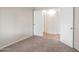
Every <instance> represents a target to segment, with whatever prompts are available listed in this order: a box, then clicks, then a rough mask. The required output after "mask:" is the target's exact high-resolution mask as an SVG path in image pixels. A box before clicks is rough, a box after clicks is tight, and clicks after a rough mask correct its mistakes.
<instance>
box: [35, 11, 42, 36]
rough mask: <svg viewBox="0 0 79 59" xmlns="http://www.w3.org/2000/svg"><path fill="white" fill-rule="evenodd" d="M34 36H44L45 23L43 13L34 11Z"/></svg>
mask: <svg viewBox="0 0 79 59" xmlns="http://www.w3.org/2000/svg"><path fill="white" fill-rule="evenodd" d="M34 35H36V36H43V22H42V12H41V11H34Z"/></svg>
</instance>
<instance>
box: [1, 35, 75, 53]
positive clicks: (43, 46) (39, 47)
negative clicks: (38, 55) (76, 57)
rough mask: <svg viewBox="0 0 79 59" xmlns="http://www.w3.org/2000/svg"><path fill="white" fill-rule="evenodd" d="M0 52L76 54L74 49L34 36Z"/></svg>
mask: <svg viewBox="0 0 79 59" xmlns="http://www.w3.org/2000/svg"><path fill="white" fill-rule="evenodd" d="M0 51H1V52H76V50H75V49H73V48H71V47H69V46H67V45H65V44H63V43H61V42H60V41H58V40H54V39H44V38H42V37H38V36H34V37H31V38H28V39H25V40H23V41H20V42H17V43H15V44H13V45H11V46H8V47H6V48H4V49H2V50H0Z"/></svg>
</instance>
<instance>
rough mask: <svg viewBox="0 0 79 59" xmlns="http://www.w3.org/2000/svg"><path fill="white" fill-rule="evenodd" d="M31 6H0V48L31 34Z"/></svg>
mask: <svg viewBox="0 0 79 59" xmlns="http://www.w3.org/2000/svg"><path fill="white" fill-rule="evenodd" d="M32 13H33V12H32V8H0V48H1V47H3V46H5V45H8V44H10V43H12V42H15V41H19V40H20V39H23V38H28V37H30V36H32V15H33V14H32Z"/></svg>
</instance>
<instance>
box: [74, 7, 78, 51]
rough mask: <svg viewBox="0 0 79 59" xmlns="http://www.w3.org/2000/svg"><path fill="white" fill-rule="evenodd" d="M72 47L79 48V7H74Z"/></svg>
mask: <svg viewBox="0 0 79 59" xmlns="http://www.w3.org/2000/svg"><path fill="white" fill-rule="evenodd" d="M74 17H75V20H74V21H75V22H74V48H75V49H77V50H79V8H75V16H74Z"/></svg>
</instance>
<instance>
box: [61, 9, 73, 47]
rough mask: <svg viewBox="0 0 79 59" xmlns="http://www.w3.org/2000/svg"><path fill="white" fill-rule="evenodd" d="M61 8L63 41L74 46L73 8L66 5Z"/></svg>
mask: <svg viewBox="0 0 79 59" xmlns="http://www.w3.org/2000/svg"><path fill="white" fill-rule="evenodd" d="M60 9H61V10H60V16H61V41H62V42H63V43H65V44H67V45H68V46H70V47H73V8H72V7H68V8H67V7H65V8H60ZM71 27H72V29H71Z"/></svg>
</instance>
